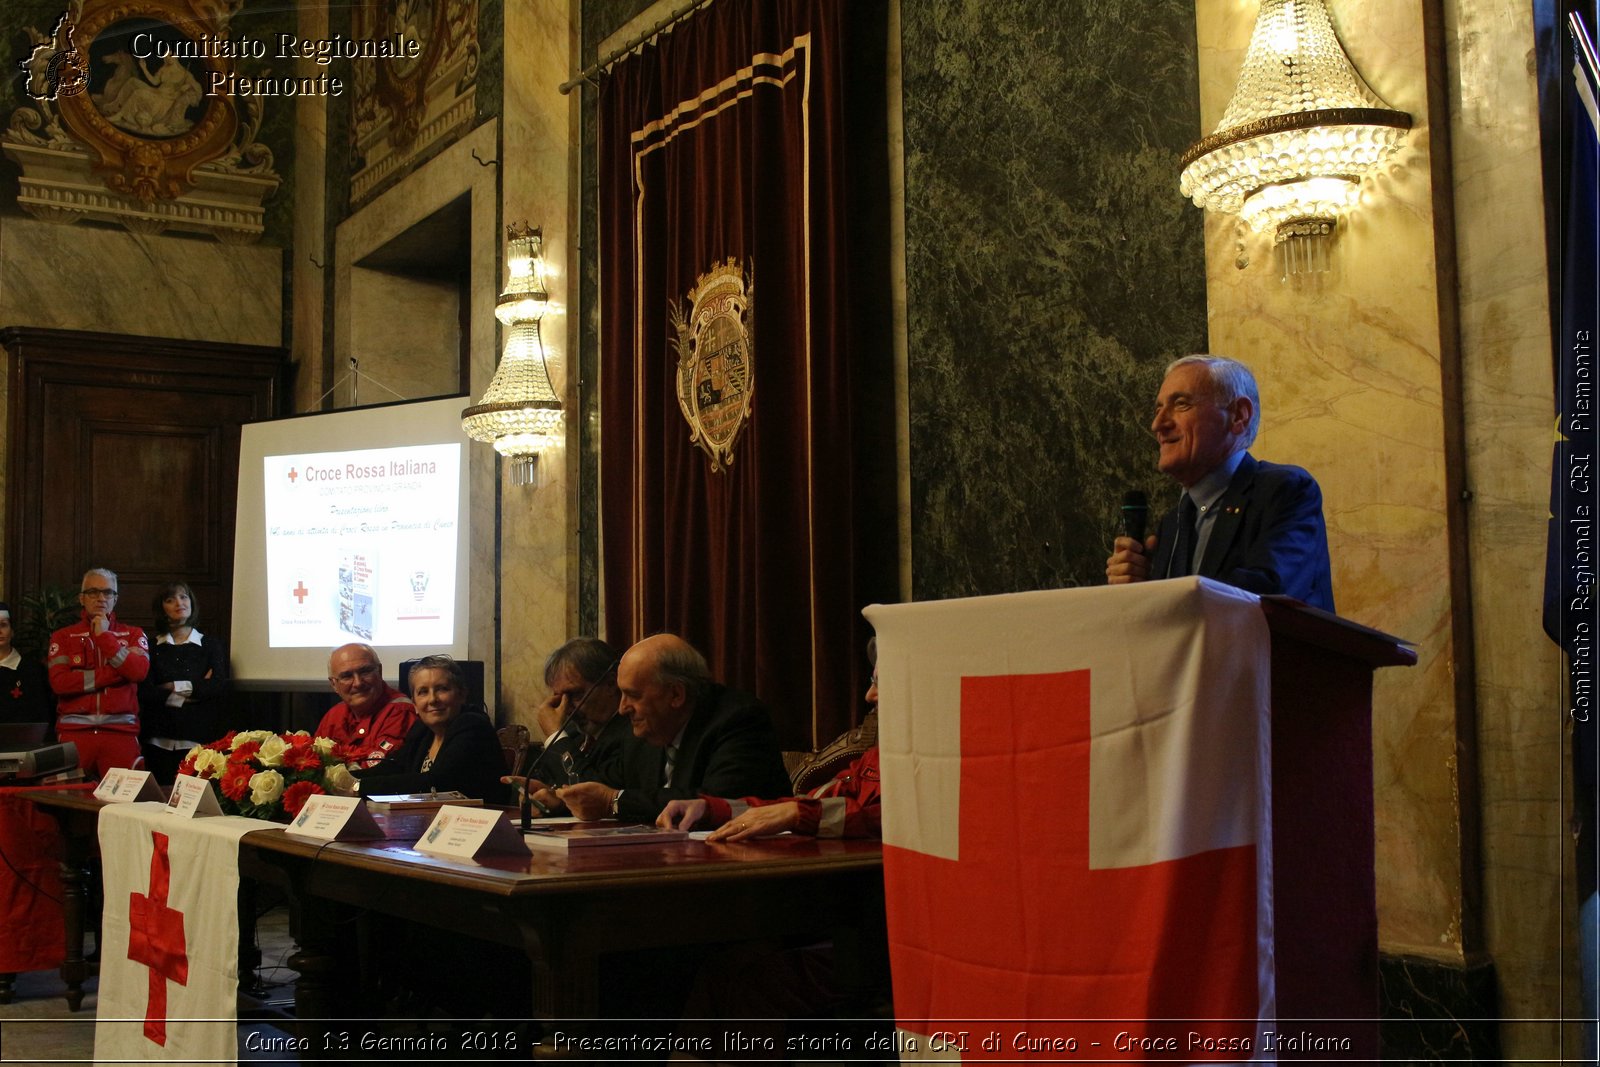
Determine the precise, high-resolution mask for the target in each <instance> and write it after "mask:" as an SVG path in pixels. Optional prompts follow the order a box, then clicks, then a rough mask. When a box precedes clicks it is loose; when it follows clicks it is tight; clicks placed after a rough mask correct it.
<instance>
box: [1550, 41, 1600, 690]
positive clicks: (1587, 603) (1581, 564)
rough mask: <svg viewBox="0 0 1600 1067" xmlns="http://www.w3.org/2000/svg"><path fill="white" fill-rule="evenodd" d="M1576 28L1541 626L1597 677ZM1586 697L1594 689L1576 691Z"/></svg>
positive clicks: (1589, 119)
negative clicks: (1568, 180)
mask: <svg viewBox="0 0 1600 1067" xmlns="http://www.w3.org/2000/svg"><path fill="white" fill-rule="evenodd" d="M1586 37H1587V35H1582V36H1578V35H1576V34H1575V41H1574V53H1575V56H1574V58H1575V61H1574V64H1573V82H1572V84H1571V85H1570V87H1569V91H1568V92H1567V93H1565V94H1564V95H1565V96H1566V98H1567V121H1568V132H1569V137H1568V146H1569V148H1570V150H1571V173H1570V178H1571V184H1570V185H1569V187H1568V196H1567V203H1566V205H1565V213H1564V214H1565V217H1564V219H1563V220H1562V221H1563V227H1562V265H1561V267H1562V277H1561V299H1562V308H1561V333H1560V336H1558V337H1557V338H1556V339H1555V361H1556V410H1555V416H1556V417H1555V430H1556V432H1555V447H1554V452H1553V455H1552V457H1551V462H1550V529H1549V538H1548V542H1547V546H1546V555H1545V590H1544V628H1545V632H1546V633H1547V634H1549V635H1550V637H1551V639H1552V640H1554V641H1556V642H1558V643H1559V644H1560V645H1561V646H1562V647H1563V648H1564V649H1566V651H1567V653H1568V654H1569V655H1570V656H1571V657H1572V659H1573V661H1574V664H1573V665H1574V678H1575V681H1576V680H1577V668H1578V666H1579V664H1580V663H1581V664H1584V665H1586V670H1585V671H1584V674H1585V675H1586V676H1587V677H1588V678H1590V679H1592V678H1593V676H1594V665H1595V657H1596V652H1597V646H1596V641H1597V639H1600V634H1597V633H1596V618H1597V607H1600V590H1597V589H1596V587H1595V578H1596V571H1597V564H1600V558H1597V551H1600V544H1597V541H1596V536H1597V533H1600V455H1597V445H1600V435H1597V433H1596V426H1597V424H1600V368H1597V365H1596V334H1597V329H1600V323H1597V309H1600V296H1597V284H1596V277H1597V275H1596V249H1597V246H1600V211H1597V209H1596V199H1597V193H1596V187H1597V186H1596V182H1597V167H1596V156H1597V152H1596V122H1595V102H1596V99H1597V97H1596V88H1595V71H1594V67H1593V66H1592V58H1593V55H1594V52H1593V44H1592V38H1591V39H1589V40H1588V46H1587V55H1585V54H1584V53H1585V42H1584V38H1586ZM1573 695H1574V698H1575V699H1576V698H1577V697H1578V696H1580V695H1581V696H1584V697H1585V699H1586V700H1588V701H1589V702H1590V703H1592V702H1593V701H1594V699H1595V698H1596V695H1597V694H1595V693H1594V692H1592V691H1590V692H1586V693H1584V692H1581V691H1575V692H1574V694H1573Z"/></svg>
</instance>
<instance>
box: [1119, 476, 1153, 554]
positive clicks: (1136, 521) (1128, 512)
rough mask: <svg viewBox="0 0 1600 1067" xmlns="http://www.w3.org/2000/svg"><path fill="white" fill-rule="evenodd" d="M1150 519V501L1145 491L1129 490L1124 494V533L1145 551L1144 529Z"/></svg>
mask: <svg viewBox="0 0 1600 1067" xmlns="http://www.w3.org/2000/svg"><path fill="white" fill-rule="evenodd" d="M1149 519H1150V499H1149V498H1148V497H1146V496H1145V495H1144V490H1143V489H1129V490H1128V491H1127V492H1126V493H1124V494H1122V532H1123V534H1124V535H1125V536H1127V537H1131V538H1133V539H1134V540H1135V541H1137V542H1139V550H1140V551H1141V552H1142V551H1144V527H1145V523H1146V522H1148V521H1149Z"/></svg>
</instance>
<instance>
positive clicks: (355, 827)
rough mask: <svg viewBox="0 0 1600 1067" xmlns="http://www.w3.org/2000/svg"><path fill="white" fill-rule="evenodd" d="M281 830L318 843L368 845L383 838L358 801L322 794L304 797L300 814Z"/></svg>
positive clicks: (357, 798)
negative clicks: (374, 839)
mask: <svg viewBox="0 0 1600 1067" xmlns="http://www.w3.org/2000/svg"><path fill="white" fill-rule="evenodd" d="M284 829H285V830H287V831H288V832H289V833H291V834H299V835H300V836H302V837H314V838H317V839H318V840H320V841H368V840H371V839H373V838H377V837H382V836H383V831H382V830H380V829H378V824H377V823H376V822H375V821H373V818H372V815H371V813H370V812H368V811H367V807H366V805H365V804H363V803H361V798H360V797H336V796H330V795H328V794H326V793H321V794H317V795H315V796H310V797H307V798H306V802H305V806H304V807H302V808H301V809H300V814H299V815H296V816H295V817H294V821H293V822H291V823H290V824H289V825H288V826H286V827H284Z"/></svg>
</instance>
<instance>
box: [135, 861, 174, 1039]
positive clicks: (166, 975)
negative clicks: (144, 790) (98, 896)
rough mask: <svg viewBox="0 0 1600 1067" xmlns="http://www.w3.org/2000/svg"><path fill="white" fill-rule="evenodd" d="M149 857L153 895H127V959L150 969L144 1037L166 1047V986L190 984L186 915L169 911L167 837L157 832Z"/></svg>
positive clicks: (170, 875)
mask: <svg viewBox="0 0 1600 1067" xmlns="http://www.w3.org/2000/svg"><path fill="white" fill-rule="evenodd" d="M150 836H151V837H152V838H153V839H154V840H155V851H154V852H153V853H152V854H151V856H150V892H149V894H148V895H146V894H144V893H137V892H136V893H129V894H128V959H130V960H132V961H133V962H134V963H142V964H144V965H145V966H146V967H148V968H150V1000H149V1006H148V1007H147V1008H146V1009H145V1013H144V1036H145V1037H147V1038H149V1039H150V1040H151V1041H154V1042H155V1043H156V1044H158V1045H165V1044H166V1043H167V982H168V981H173V982H177V983H178V984H179V985H188V984H189V955H188V952H187V949H186V946H185V944H184V939H183V913H182V912H179V911H174V910H173V909H172V908H169V907H167V889H168V886H169V885H170V883H171V881H172V860H171V859H170V858H169V857H168V855H167V835H166V834H158V833H156V832H155V831H154V830H152V831H151V832H150Z"/></svg>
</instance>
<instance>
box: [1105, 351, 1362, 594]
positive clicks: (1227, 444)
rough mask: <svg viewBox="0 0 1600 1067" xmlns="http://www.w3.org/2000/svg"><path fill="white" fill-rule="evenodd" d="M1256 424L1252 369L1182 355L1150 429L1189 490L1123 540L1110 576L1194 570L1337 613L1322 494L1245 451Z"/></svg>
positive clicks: (1119, 579) (1165, 463) (1166, 464)
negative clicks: (1139, 537)
mask: <svg viewBox="0 0 1600 1067" xmlns="http://www.w3.org/2000/svg"><path fill="white" fill-rule="evenodd" d="M1260 425H1261V401H1260V396H1259V393H1258V391H1257V389H1256V380H1255V376H1254V375H1252V374H1251V373H1250V369H1249V368H1248V367H1246V366H1245V365H1244V364H1242V363H1240V362H1238V361H1236V360H1232V359H1226V358H1223V357H1221V356H1185V357H1183V358H1182V359H1179V360H1176V361H1174V362H1173V363H1172V364H1171V365H1170V366H1169V367H1168V368H1167V376H1166V378H1165V379H1164V380H1163V381H1162V383H1161V392H1160V395H1159V396H1157V398H1156V414H1155V418H1154V419H1153V420H1151V423H1150V429H1151V431H1152V432H1154V434H1155V437H1156V445H1157V447H1158V449H1159V450H1160V456H1159V459H1158V466H1159V467H1160V469H1161V471H1162V472H1163V473H1164V474H1167V475H1169V476H1171V477H1172V478H1173V479H1174V480H1175V481H1176V482H1177V483H1178V484H1179V485H1181V486H1182V487H1183V495H1182V497H1181V498H1180V500H1179V503H1178V506H1177V507H1176V508H1174V509H1173V510H1172V511H1169V512H1168V513H1167V514H1166V515H1165V516H1164V517H1163V518H1162V520H1161V525H1160V527H1159V529H1158V530H1157V532H1156V533H1154V534H1152V535H1151V536H1150V537H1148V538H1146V540H1145V543H1144V544H1142V545H1141V544H1140V543H1139V542H1138V541H1136V540H1134V539H1133V538H1131V537H1119V538H1117V540H1116V544H1115V546H1114V551H1113V552H1112V554H1111V556H1110V558H1109V559H1107V560H1106V580H1107V581H1108V582H1110V583H1111V584H1113V585H1117V584H1121V583H1124V582H1142V581H1146V580H1149V579H1153V578H1177V577H1181V576H1183V575H1187V574H1198V575H1200V576H1201V577H1204V578H1214V579H1216V580H1217V581H1219V582H1226V583H1227V584H1229V585H1233V586H1237V587H1238V588H1240V589H1246V590H1249V591H1250V592H1252V593H1262V594H1267V593H1284V594H1287V595H1289V596H1292V597H1294V598H1295V599H1297V600H1303V601H1305V602H1306V603H1307V604H1311V605H1313V606H1315V607H1319V608H1323V609H1325V610H1327V611H1332V610H1333V580H1332V576H1331V572H1330V568H1329V565H1328V533H1327V528H1326V526H1325V525H1324V524H1323V520H1322V491H1321V490H1320V489H1318V488H1317V483H1316V479H1314V478H1312V477H1311V475H1310V474H1308V473H1306V472H1305V471H1304V470H1302V469H1301V468H1299V467H1291V466H1285V465H1282V464H1277V463H1265V462H1262V461H1260V460H1257V459H1255V458H1254V457H1253V456H1251V455H1250V454H1249V453H1248V452H1247V451H1245V450H1246V449H1247V448H1249V447H1250V445H1251V443H1252V442H1254V441H1255V439H1256V431H1257V430H1258V429H1259V428H1260Z"/></svg>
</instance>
